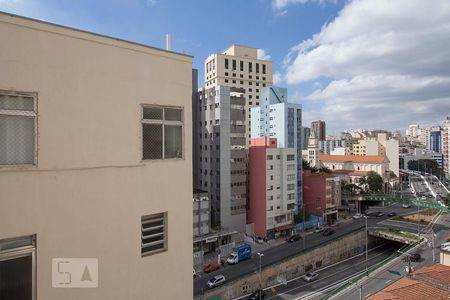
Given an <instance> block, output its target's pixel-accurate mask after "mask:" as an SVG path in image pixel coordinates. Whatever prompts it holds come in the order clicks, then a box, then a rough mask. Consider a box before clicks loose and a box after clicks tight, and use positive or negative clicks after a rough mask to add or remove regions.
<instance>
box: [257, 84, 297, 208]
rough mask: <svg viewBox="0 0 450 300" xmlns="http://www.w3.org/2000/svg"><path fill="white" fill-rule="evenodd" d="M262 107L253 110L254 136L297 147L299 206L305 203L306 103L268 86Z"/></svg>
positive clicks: (280, 145) (285, 146)
mask: <svg viewBox="0 0 450 300" xmlns="http://www.w3.org/2000/svg"><path fill="white" fill-rule="evenodd" d="M263 94H264V95H265V96H264V98H263V99H261V104H260V106H258V107H254V108H252V109H251V113H250V115H251V122H250V123H251V136H252V138H264V137H267V138H276V139H277V144H278V147H280V148H294V149H295V153H296V156H295V157H296V165H297V208H296V212H297V211H298V208H299V207H301V205H302V204H301V203H302V176H301V174H302V160H301V157H302V139H301V137H302V106H301V105H300V104H297V103H290V102H284V101H287V99H288V98H287V89H286V88H279V87H275V86H272V87H266V88H264V89H263Z"/></svg>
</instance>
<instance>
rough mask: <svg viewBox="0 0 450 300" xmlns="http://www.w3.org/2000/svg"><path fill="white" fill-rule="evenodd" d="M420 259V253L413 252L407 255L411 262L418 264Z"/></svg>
mask: <svg viewBox="0 0 450 300" xmlns="http://www.w3.org/2000/svg"><path fill="white" fill-rule="evenodd" d="M421 258H422V256H421V255H420V253H417V252H413V253H411V254H409V260H410V261H412V262H418V261H419V260H420V259H421Z"/></svg>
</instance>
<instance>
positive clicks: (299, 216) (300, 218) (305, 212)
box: [294, 207, 311, 224]
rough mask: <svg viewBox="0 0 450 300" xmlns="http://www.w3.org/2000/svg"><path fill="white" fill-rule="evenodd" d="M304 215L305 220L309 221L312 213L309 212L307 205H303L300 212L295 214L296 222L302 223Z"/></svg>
mask: <svg viewBox="0 0 450 300" xmlns="http://www.w3.org/2000/svg"><path fill="white" fill-rule="evenodd" d="M303 215H305V222H306V221H308V220H309V218H310V217H311V214H310V213H309V211H308V210H307V209H306V208H305V207H302V208H301V209H300V210H299V211H298V214H296V215H294V223H295V224H298V223H302V222H303Z"/></svg>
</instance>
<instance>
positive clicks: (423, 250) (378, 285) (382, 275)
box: [336, 213, 450, 300]
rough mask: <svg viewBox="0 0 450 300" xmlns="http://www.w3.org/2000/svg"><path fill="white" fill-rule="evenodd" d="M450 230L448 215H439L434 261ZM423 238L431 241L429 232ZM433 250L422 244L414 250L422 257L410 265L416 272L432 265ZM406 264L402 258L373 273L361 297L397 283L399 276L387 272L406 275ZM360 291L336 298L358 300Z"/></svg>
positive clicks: (435, 231) (430, 245)
mask: <svg viewBox="0 0 450 300" xmlns="http://www.w3.org/2000/svg"><path fill="white" fill-rule="evenodd" d="M449 229H450V214H449V213H446V214H443V215H441V217H440V218H439V219H438V220H437V221H436V223H435V225H434V226H433V230H434V233H435V234H436V236H435V244H434V245H435V248H434V253H435V260H436V261H439V246H440V244H442V243H443V242H445V241H446V239H447V235H448V233H449ZM424 236H425V238H427V239H428V240H429V241H431V240H432V237H431V232H430V233H426V234H424ZM432 251H433V248H432V244H427V243H426V244H423V245H422V246H420V247H419V248H418V249H417V250H414V252H419V253H420V255H421V256H422V258H421V260H420V261H419V262H417V263H411V264H412V267H413V268H414V269H415V270H417V269H418V268H421V267H424V266H431V265H432V264H433V252H432ZM405 267H406V263H405V262H404V261H403V260H402V257H400V258H398V259H396V260H394V261H393V262H392V263H390V264H388V266H387V267H386V268H384V270H383V271H381V272H378V273H375V274H374V275H371V277H370V279H369V281H367V282H365V283H363V289H362V295H363V298H367V297H368V296H370V295H373V294H374V293H376V292H377V291H379V290H381V289H383V288H385V287H386V286H388V285H390V284H392V283H393V282H395V281H397V280H398V279H400V278H401V276H398V275H395V274H392V273H390V272H388V270H392V271H397V272H399V273H400V274H402V276H403V275H406V274H407V273H406V270H405ZM359 294H360V291H359V289H357V288H356V287H355V288H353V289H352V290H350V291H349V292H348V293H345V294H343V295H340V297H338V298H336V299H339V300H344V299H345V300H347V299H351V300H352V299H355V300H356V299H360V298H359V296H360V295H359Z"/></svg>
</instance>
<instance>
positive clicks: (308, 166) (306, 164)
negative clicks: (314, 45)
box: [302, 159, 311, 170]
mask: <svg viewBox="0 0 450 300" xmlns="http://www.w3.org/2000/svg"><path fill="white" fill-rule="evenodd" d="M302 166H303V170H310V169H311V165H310V164H309V162H308V161H306V160H304V159H302Z"/></svg>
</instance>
